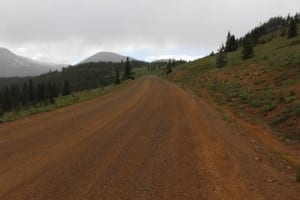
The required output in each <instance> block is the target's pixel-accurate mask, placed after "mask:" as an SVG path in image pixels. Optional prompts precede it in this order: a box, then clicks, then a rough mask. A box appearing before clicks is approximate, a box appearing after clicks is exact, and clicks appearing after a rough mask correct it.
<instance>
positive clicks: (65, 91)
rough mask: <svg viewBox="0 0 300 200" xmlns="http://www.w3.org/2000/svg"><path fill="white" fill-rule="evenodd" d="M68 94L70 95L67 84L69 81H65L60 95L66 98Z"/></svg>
mask: <svg viewBox="0 0 300 200" xmlns="http://www.w3.org/2000/svg"><path fill="white" fill-rule="evenodd" d="M69 94H71V89H70V84H69V81H65V82H64V88H63V92H62V95H63V96H67V95H69Z"/></svg>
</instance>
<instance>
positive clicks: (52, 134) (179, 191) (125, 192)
mask: <svg viewBox="0 0 300 200" xmlns="http://www.w3.org/2000/svg"><path fill="white" fill-rule="evenodd" d="M291 168H292V167H291ZM299 196H300V185H299V183H296V182H295V175H294V172H293V170H292V169H290V167H289V166H288V163H285V162H283V161H282V159H280V158H279V157H277V156H276V155H275V154H274V153H269V152H268V151H267V150H266V149H265V148H264V147H263V145H261V144H259V142H253V141H252V142H249V139H248V137H246V136H240V135H238V134H236V133H235V132H234V131H233V130H232V129H231V128H230V127H229V126H228V125H227V123H226V122H225V121H224V120H223V119H222V118H221V117H220V114H219V113H217V112H216V111H215V110H214V109H213V108H211V107H210V106H209V105H208V104H206V103H205V102H204V101H203V100H201V99H195V97H193V96H192V95H190V94H188V93H187V92H185V91H183V90H182V89H180V88H179V87H177V86H176V85H174V84H172V83H169V82H167V81H164V80H161V79H159V78H157V77H154V76H149V77H144V78H141V79H138V80H135V81H132V82H131V83H129V84H128V85H127V86H125V87H124V88H123V89H120V90H117V91H115V92H113V93H111V94H108V95H105V96H102V97H99V98H96V99H93V100H91V101H87V102H84V103H81V104H77V105H73V106H69V107H66V108H63V109H59V110H56V111H53V112H49V113H43V114H39V115H35V116H32V117H29V118H26V119H23V120H19V121H15V122H12V123H6V124H1V125H0V199H1V200H6V199H9V200H11V199H30V200H31V199H51V200H54V199H55V200H57V199H70V200H73V199H172V200H173V199H189V200H190V199H299Z"/></svg>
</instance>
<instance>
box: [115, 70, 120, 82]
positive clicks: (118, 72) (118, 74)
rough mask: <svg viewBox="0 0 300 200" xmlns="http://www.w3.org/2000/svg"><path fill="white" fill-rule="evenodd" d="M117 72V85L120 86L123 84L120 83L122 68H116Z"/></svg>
mask: <svg viewBox="0 0 300 200" xmlns="http://www.w3.org/2000/svg"><path fill="white" fill-rule="evenodd" d="M115 71H116V81H115V84H116V85H119V84H120V83H121V81H120V68H119V67H116V68H115Z"/></svg>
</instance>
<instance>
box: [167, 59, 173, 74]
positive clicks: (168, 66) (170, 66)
mask: <svg viewBox="0 0 300 200" xmlns="http://www.w3.org/2000/svg"><path fill="white" fill-rule="evenodd" d="M172 67H173V64H172V62H171V59H169V62H168V64H167V71H166V74H170V73H171V72H172V71H173V70H172Z"/></svg>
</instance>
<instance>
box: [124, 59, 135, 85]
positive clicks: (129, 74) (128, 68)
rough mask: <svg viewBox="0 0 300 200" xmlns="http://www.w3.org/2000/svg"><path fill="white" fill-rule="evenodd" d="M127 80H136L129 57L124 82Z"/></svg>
mask: <svg viewBox="0 0 300 200" xmlns="http://www.w3.org/2000/svg"><path fill="white" fill-rule="evenodd" d="M126 79H134V77H133V73H132V71H131V66H130V61H129V57H127V59H126V63H125V71H124V80H126Z"/></svg>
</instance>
